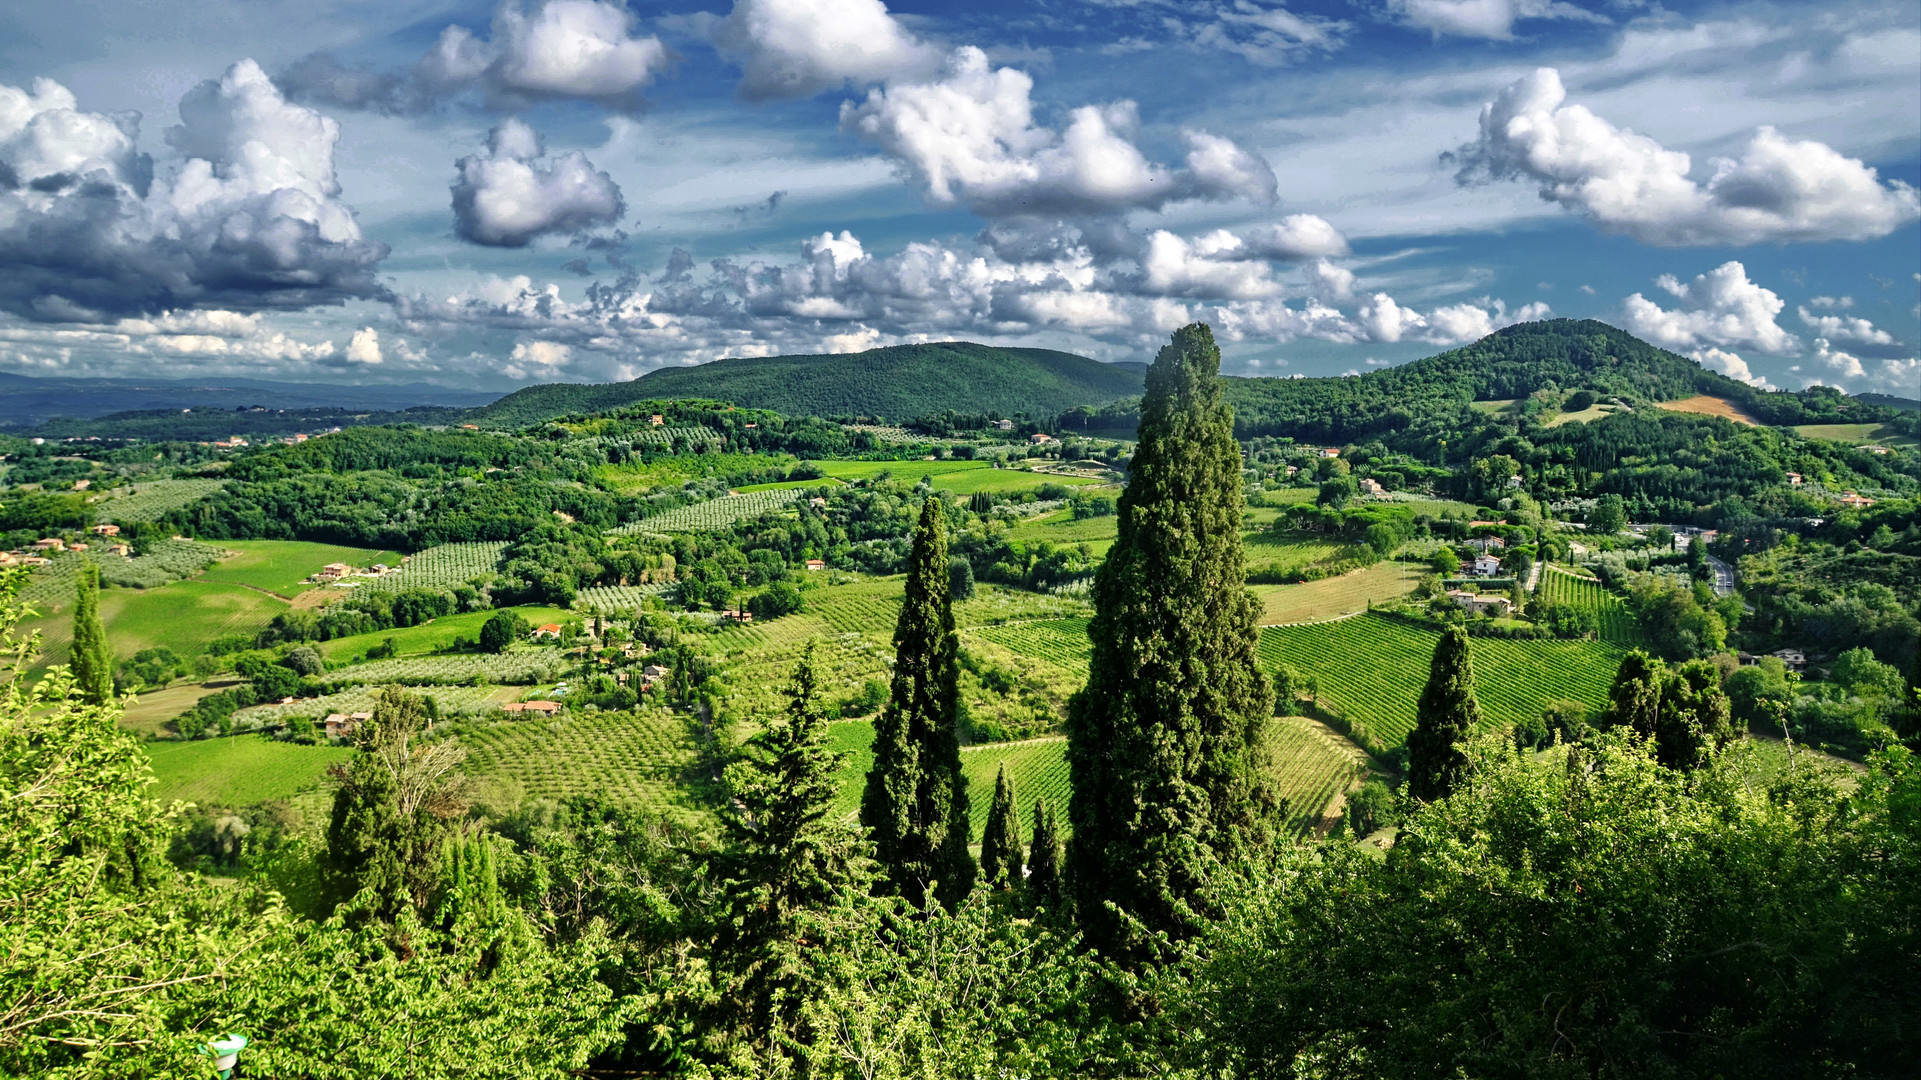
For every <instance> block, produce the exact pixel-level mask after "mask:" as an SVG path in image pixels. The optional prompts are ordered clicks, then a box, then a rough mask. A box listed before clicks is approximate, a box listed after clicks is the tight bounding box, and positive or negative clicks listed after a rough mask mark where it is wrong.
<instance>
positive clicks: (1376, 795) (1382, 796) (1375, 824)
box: [1344, 777, 1401, 837]
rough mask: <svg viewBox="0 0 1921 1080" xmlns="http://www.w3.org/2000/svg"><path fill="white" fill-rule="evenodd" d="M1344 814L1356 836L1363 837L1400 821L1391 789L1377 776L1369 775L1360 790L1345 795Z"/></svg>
mask: <svg viewBox="0 0 1921 1080" xmlns="http://www.w3.org/2000/svg"><path fill="white" fill-rule="evenodd" d="M1344 815H1345V817H1346V818H1347V825H1348V828H1350V829H1352V830H1353V831H1354V835H1355V836H1356V837H1364V836H1366V835H1368V834H1369V833H1371V832H1373V831H1374V830H1376V829H1380V828H1384V827H1386V826H1389V825H1398V824H1400V821H1401V816H1400V812H1399V808H1398V807H1397V806H1396V805H1395V802H1394V792H1393V790H1392V789H1391V788H1389V787H1388V786H1387V782H1386V781H1384V780H1381V779H1379V778H1378V777H1370V778H1369V779H1368V781H1367V783H1365V784H1362V785H1361V787H1360V790H1358V791H1356V792H1354V793H1353V794H1352V795H1349V796H1348V797H1347V807H1346V809H1345V811H1344Z"/></svg>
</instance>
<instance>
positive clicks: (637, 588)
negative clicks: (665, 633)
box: [574, 584, 673, 615]
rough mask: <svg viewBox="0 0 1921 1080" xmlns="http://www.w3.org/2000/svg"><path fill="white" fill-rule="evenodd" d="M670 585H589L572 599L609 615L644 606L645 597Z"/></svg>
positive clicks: (655, 593) (653, 594)
mask: <svg viewBox="0 0 1921 1080" xmlns="http://www.w3.org/2000/svg"><path fill="white" fill-rule="evenodd" d="M672 587H673V586H671V585H666V584H660V585H590V586H588V587H587V588H584V589H582V590H580V591H579V592H577V593H575V594H574V599H576V600H578V601H579V602H580V603H581V604H583V605H585V606H586V607H587V608H588V609H589V610H591V611H598V612H601V613H602V614H608V615H611V614H613V613H614V612H627V611H632V610H634V609H635V608H638V607H645V606H646V604H647V598H648V597H650V596H657V595H659V594H660V593H663V592H666V591H667V590H668V589H670V588H672Z"/></svg>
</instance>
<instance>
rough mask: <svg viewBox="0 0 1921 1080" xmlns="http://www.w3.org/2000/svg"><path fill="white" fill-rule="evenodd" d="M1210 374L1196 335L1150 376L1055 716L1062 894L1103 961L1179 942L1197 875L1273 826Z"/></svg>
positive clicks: (1254, 607) (1226, 433)
mask: <svg viewBox="0 0 1921 1080" xmlns="http://www.w3.org/2000/svg"><path fill="white" fill-rule="evenodd" d="M1219 370H1220V351H1219V349H1217V348H1216V347H1215V345H1214V340H1213V335H1212V333H1211V332H1210V331H1209V330H1208V328H1207V327H1206V326H1205V325H1200V324H1196V325H1193V326H1188V327H1185V328H1183V329H1181V330H1179V331H1177V332H1176V333H1175V335H1174V338H1173V341H1172V342H1171V343H1170V344H1169V345H1167V346H1166V347H1165V348H1163V349H1162V350H1161V352H1160V355H1159V356H1158V357H1157V358H1156V359H1155V361H1154V366H1153V367H1152V368H1151V369H1149V371H1148V376H1147V395H1146V398H1145V399H1144V401H1143V405H1142V414H1141V424H1140V431H1139V435H1140V442H1139V444H1138V446H1137V447H1136V449H1135V453H1134V457H1133V461H1132V464H1131V466H1130V480H1129V483H1128V485H1127V487H1126V489H1125V490H1124V491H1123V492H1122V493H1121V499H1120V514H1119V517H1120V521H1119V534H1118V538H1117V539H1116V540H1115V543H1114V546H1113V548H1111V549H1110V550H1109V552H1108V556H1107V560H1106V561H1105V562H1103V563H1102V564H1101V567H1100V569H1099V571H1097V573H1096V574H1095V577H1094V588H1093V599H1094V606H1095V615H1094V619H1093V621H1092V622H1091V623H1090V624H1089V626H1088V634H1089V637H1090V638H1091V639H1092V641H1093V657H1092V660H1091V662H1090V664H1089V670H1088V681H1087V686H1086V688H1085V689H1084V690H1082V691H1081V692H1080V693H1079V694H1076V695H1075V697H1074V698H1073V699H1072V701H1071V702H1070V703H1069V706H1068V716H1067V726H1068V765H1069V769H1070V774H1071V776H1072V781H1073V791H1072V799H1071V801H1070V804H1069V808H1070V818H1071V819H1072V825H1073V835H1072V837H1071V838H1070V839H1069V841H1068V849H1067V859H1068V864H1069V869H1068V879H1069V881H1070V883H1071V885H1072V887H1073V889H1074V891H1075V898H1076V906H1077V908H1078V911H1079V914H1080V917H1081V919H1082V920H1083V925H1084V926H1086V927H1087V930H1088V936H1089V938H1090V940H1091V941H1092V942H1093V943H1094V944H1095V945H1096V946H1097V947H1098V948H1100V949H1102V950H1103V951H1106V952H1109V953H1111V954H1113V955H1115V956H1124V955H1129V954H1135V955H1138V954H1140V953H1142V952H1144V951H1146V950H1147V949H1148V948H1149V947H1150V946H1149V941H1148V939H1147V938H1145V937H1143V936H1141V934H1142V931H1145V933H1146V934H1150V935H1151V934H1153V933H1156V932H1160V931H1166V932H1170V933H1172V934H1174V935H1176V936H1179V935H1184V934H1188V933H1192V932H1194V931H1195V929H1196V928H1197V927H1196V925H1195V919H1196V918H1197V917H1198V910H1199V909H1200V908H1202V907H1204V906H1205V905H1204V901H1203V899H1202V891H1203V889H1204V887H1205V881H1206V877H1207V868H1206V867H1207V864H1208V861H1209V860H1210V859H1211V858H1212V857H1214V856H1215V855H1216V854H1228V853H1232V852H1234V851H1237V850H1240V849H1242V847H1243V846H1244V845H1246V844H1248V843H1258V842H1259V841H1260V838H1261V837H1262V836H1263V835H1264V834H1266V833H1267V832H1268V831H1269V830H1270V829H1271V828H1272V827H1273V826H1274V824H1275V821H1274V818H1275V811H1276V809H1277V805H1276V804H1277V799H1276V797H1275V796H1274V794H1273V793H1272V791H1271V789H1270V788H1269V785H1268V780H1267V777H1266V772H1265V768H1264V758H1263V751H1264V745H1263V744H1264V732H1265V728H1266V725H1267V723H1268V719H1269V717H1270V715H1271V714H1272V712H1273V698H1272V697H1271V695H1270V691H1269V688H1268V685H1267V680H1266V678H1265V677H1264V676H1263V675H1262V674H1261V671H1260V668H1259V667H1258V665H1257V663H1256V660H1255V644H1256V641H1257V639H1258V630H1257V629H1256V625H1255V624H1256V621H1257V618H1258V615H1259V611H1260V605H1259V602H1258V601H1256V600H1255V599H1254V597H1253V596H1252V595H1251V594H1249V593H1248V592H1247V591H1246V590H1245V588H1243V587H1241V585H1240V583H1241V582H1242V581H1244V580H1245V563H1244V557H1243V555H1242V552H1241V543H1240V526H1241V516H1242V512H1243V509H1244V506H1245V497H1244V495H1243V489H1242V481H1241V454H1240V447H1239V446H1238V445H1237V444H1236V443H1235V442H1234V437H1233V420H1232V415H1231V413H1230V412H1229V411H1228V409H1227V408H1226V406H1225V405H1223V404H1222V402H1221V391H1220V386H1219V380H1218V378H1217V376H1218V372H1219ZM1122 913H1126V915H1127V916H1131V919H1129V918H1127V917H1123V915H1122Z"/></svg>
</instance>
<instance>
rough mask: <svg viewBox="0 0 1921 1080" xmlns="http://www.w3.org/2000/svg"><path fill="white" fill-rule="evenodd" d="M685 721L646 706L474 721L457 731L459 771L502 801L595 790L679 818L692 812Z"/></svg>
mask: <svg viewBox="0 0 1921 1080" xmlns="http://www.w3.org/2000/svg"><path fill="white" fill-rule="evenodd" d="M687 724H688V721H687V719H686V718H685V717H683V716H679V715H676V714H673V713H669V712H666V711H664V710H660V709H644V710H642V711H640V712H638V713H632V712H620V713H614V712H609V713H591V712H590V713H577V714H573V715H570V716H566V717H561V718H557V719H552V720H547V719H541V720H531V719H530V720H505V719H503V720H497V721H475V722H470V723H467V724H463V725H460V726H459V727H457V728H456V729H455V731H456V733H457V737H458V739H459V740H460V745H462V746H464V747H466V748H467V754H468V756H467V761H466V764H465V765H464V766H463V769H464V771H465V772H467V773H468V774H469V775H471V776H474V777H475V778H477V779H479V780H481V781H482V782H483V783H484V784H485V785H486V786H487V787H489V788H492V789H493V790H492V792H491V793H490V797H491V798H493V799H495V800H497V801H503V802H504V804H506V805H513V804H514V803H517V802H518V801H519V800H520V799H522V798H530V799H558V798H563V797H565V796H568V795H589V794H596V795H602V796H605V797H607V798H609V799H613V800H616V801H622V802H627V803H630V804H633V805H637V806H642V807H645V808H647V809H649V810H653V811H656V812H659V813H663V814H667V815H669V816H674V817H679V818H682V819H683V820H684V819H688V818H691V817H694V816H697V814H698V811H697V810H696V809H695V808H694V806H695V804H694V803H693V801H692V800H691V798H690V796H689V794H688V788H687V787H686V786H685V785H684V783H683V781H684V780H685V779H686V774H687V770H688V768H689V767H690V766H691V765H692V764H693V763H694V745H693V740H692V738H691V735H690V733H689V731H688V728H687Z"/></svg>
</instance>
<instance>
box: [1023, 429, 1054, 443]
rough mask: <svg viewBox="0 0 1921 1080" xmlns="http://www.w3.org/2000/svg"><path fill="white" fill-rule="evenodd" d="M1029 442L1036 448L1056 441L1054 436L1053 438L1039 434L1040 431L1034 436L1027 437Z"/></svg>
mask: <svg viewBox="0 0 1921 1080" xmlns="http://www.w3.org/2000/svg"><path fill="white" fill-rule="evenodd" d="M1027 441H1028V442H1031V443H1033V444H1034V445H1035V446H1039V445H1041V444H1042V443H1051V442H1053V441H1054V436H1052V435H1045V434H1042V433H1041V432H1038V431H1036V432H1035V433H1034V434H1032V435H1029V436H1028V437H1027Z"/></svg>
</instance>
